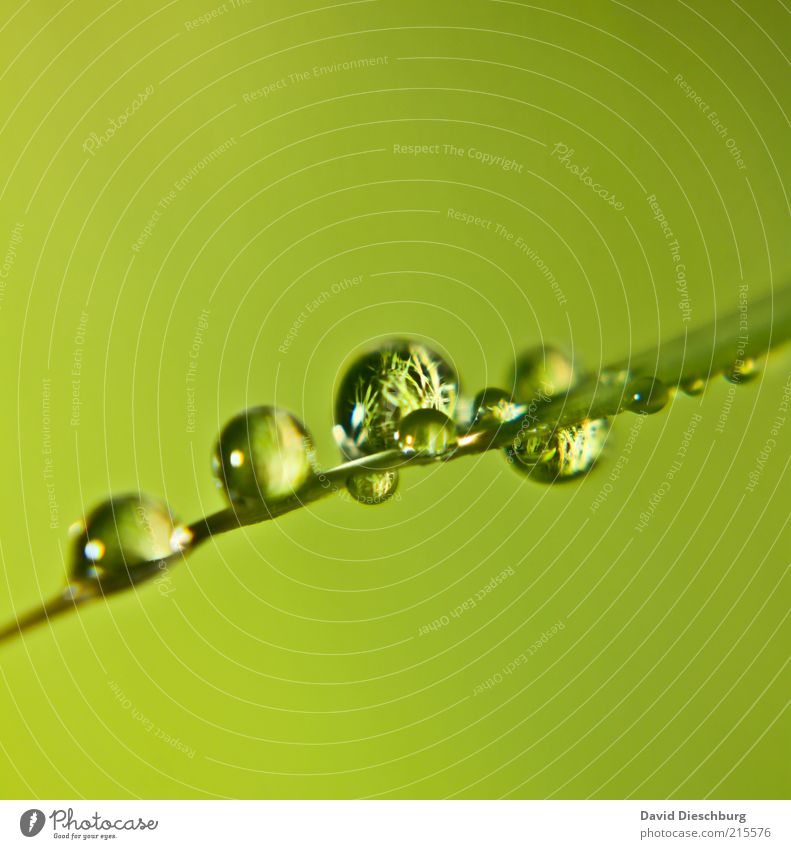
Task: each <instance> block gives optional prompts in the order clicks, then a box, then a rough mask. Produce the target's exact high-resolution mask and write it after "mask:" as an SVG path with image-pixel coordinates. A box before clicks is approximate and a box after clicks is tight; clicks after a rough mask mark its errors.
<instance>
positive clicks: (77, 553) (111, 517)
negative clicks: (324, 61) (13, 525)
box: [68, 494, 174, 597]
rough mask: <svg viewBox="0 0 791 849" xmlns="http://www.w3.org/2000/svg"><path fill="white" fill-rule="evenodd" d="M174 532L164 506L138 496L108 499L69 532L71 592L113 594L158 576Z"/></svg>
mask: <svg viewBox="0 0 791 849" xmlns="http://www.w3.org/2000/svg"><path fill="white" fill-rule="evenodd" d="M173 532H174V523H173V518H172V516H171V515H170V511H169V510H168V508H167V506H166V505H165V504H164V503H163V502H161V501H159V500H157V499H154V498H151V497H149V496H147V495H136V494H135V495H121V496H117V497H115V498H110V499H109V500H107V501H105V502H104V503H102V504H100V505H99V506H98V507H96V508H95V509H94V510H93V511H92V512H91V513H90V514H88V516H87V517H86V518H85V519H84V520H83V521H82V522H79V523H77V522H75V523H74V524H73V525H72V526H71V528H70V529H69V533H70V536H71V537H72V540H73V549H72V561H71V573H70V583H69V588H68V591H69V592H70V594H71V595H72V596H73V597H78V596H88V595H94V594H98V593H99V592H103V593H110V592H113V591H115V590H118V589H122V588H124V587H128V586H130V585H131V584H133V583H137V582H138V581H141V580H143V579H144V578H146V577H150V576H152V575H155V574H157V573H158V572H159V571H160V568H161V566H160V563H161V561H162V560H163V559H164V558H166V557H169V556H170V555H171V554H172V553H173V549H172V548H171V544H170V540H171V536H172V534H173Z"/></svg>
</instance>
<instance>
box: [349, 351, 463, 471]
mask: <svg viewBox="0 0 791 849" xmlns="http://www.w3.org/2000/svg"><path fill="white" fill-rule="evenodd" d="M458 392H459V380H458V377H457V376H456V373H455V371H454V370H453V368H452V367H451V366H450V365H449V364H448V363H447V362H446V361H445V360H444V359H443V358H442V357H441V356H439V354H436V353H435V352H434V351H432V350H430V349H429V348H427V347H426V346H424V345H420V344H418V343H415V342H409V341H406V340H397V341H394V342H390V343H388V344H386V345H383V346H382V347H381V348H379V349H377V350H376V351H372V352H371V353H368V354H364V355H363V356H362V357H359V358H358V359H357V360H355V361H354V363H352V365H351V366H350V368H349V369H348V370H347V372H346V374H345V375H344V377H343V380H342V381H341V383H340V387H339V389H338V392H337V394H336V398H335V422H336V424H335V427H334V428H333V433H334V435H335V438H336V441H337V442H338V444H339V446H340V447H341V450H342V451H343V453H344V455H345V456H346V457H347V458H349V459H355V458H357V457H362V456H365V455H368V454H374V453H376V452H377V451H384V450H387V449H390V448H395V447H397V440H396V437H395V433H396V431H397V430H398V427H399V423H400V422H401V420H402V419H403V418H404V417H406V416H408V415H409V414H410V413H412V412H414V411H415V410H420V409H432V410H437V411H439V412H441V413H444V414H445V415H446V416H453V415H454V412H455V410H456V402H457V398H458Z"/></svg>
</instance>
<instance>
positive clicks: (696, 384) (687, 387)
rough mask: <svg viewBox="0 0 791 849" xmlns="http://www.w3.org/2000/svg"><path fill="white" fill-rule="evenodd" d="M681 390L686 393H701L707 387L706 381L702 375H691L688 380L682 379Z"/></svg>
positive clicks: (693, 394)
mask: <svg viewBox="0 0 791 849" xmlns="http://www.w3.org/2000/svg"><path fill="white" fill-rule="evenodd" d="M679 386H680V387H681V391H682V392H683V393H684V394H685V395H692V396H695V395H700V394H702V392H703V390H704V389H705V388H706V381H705V380H704V379H703V378H702V377H690V378H688V379H687V380H682V381H681V383H680V384H679Z"/></svg>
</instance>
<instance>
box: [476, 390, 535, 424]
mask: <svg viewBox="0 0 791 849" xmlns="http://www.w3.org/2000/svg"><path fill="white" fill-rule="evenodd" d="M525 409H526V407H525V406H524V405H523V404H516V403H514V400H513V398H512V397H511V395H510V393H508V392H506V391H505V390H504V389H497V388H495V387H491V386H490V387H487V388H486V389H482V390H481V391H480V392H479V393H478V394H477V395H476V396H475V400H474V401H473V402H472V416H473V419H472V424H473V425H482V426H487V425H498V424H505V423H506V422H511V421H513V420H514V419H516V418H518V417H519V416H520V415H521V414H522V413H523V412H524V411H525Z"/></svg>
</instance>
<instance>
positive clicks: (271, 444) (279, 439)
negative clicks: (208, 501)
mask: <svg viewBox="0 0 791 849" xmlns="http://www.w3.org/2000/svg"><path fill="white" fill-rule="evenodd" d="M212 469H213V471H214V475H215V478H216V480H217V485H218V486H220V487H222V489H223V490H224V491H225V494H226V496H227V497H228V500H229V501H230V503H231V504H232V505H233V506H235V507H239V508H242V509H244V508H250V507H255V506H257V505H260V503H261V502H262V501H264V500H265V501H270V502H272V501H278V500H280V499H283V498H287V497H288V496H290V495H293V494H294V493H295V492H297V491H298V490H299V489H300V488H301V487H302V486H304V485H305V484H306V483H307V482H308V481H309V480H310V479H311V478H312V477H313V475H314V474H315V466H314V452H313V442H312V440H311V438H310V434H309V433H308V432H307V430H306V429H305V427H304V425H303V424H302V422H300V421H299V419H297V418H296V417H295V416H293V415H292V414H291V413H289V412H288V411H287V410H282V409H280V408H278V407H252V408H250V409H248V410H245V411H244V412H242V413H240V414H239V415H237V416H235V417H234V418H233V419H231V421H229V422H228V424H226V425H225V427H224V428H223V429H222V432H221V433H220V437H219V439H218V440H217V445H216V447H215V449H214V456H213V458H212Z"/></svg>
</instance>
